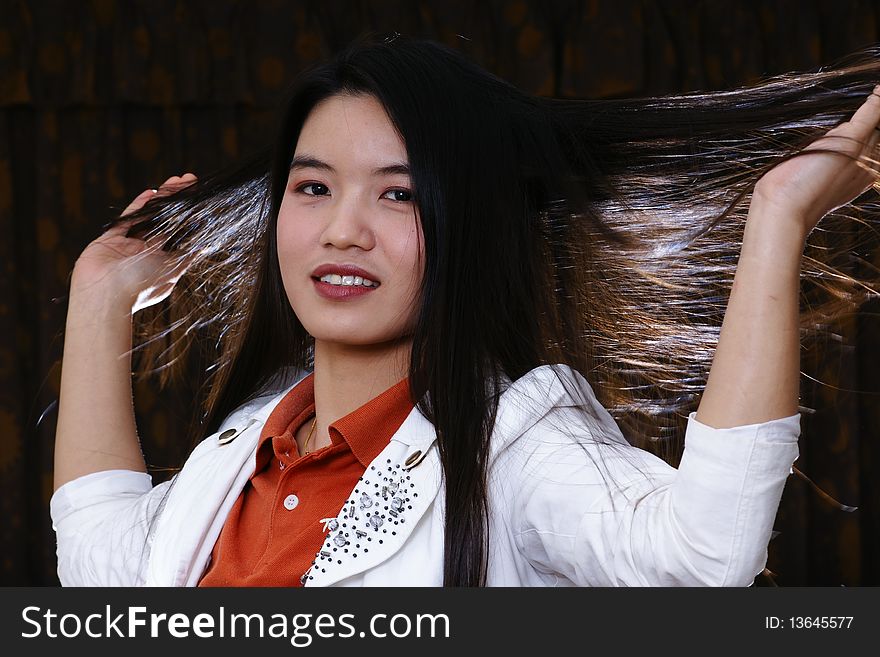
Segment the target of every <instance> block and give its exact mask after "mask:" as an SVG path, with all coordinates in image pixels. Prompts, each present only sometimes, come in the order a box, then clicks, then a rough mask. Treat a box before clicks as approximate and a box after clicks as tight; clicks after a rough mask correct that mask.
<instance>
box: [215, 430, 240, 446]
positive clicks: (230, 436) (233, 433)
mask: <svg viewBox="0 0 880 657" xmlns="http://www.w3.org/2000/svg"><path fill="white" fill-rule="evenodd" d="M237 437H238V429H227V430H226V431H224V432H223V433H221V434H220V435H219V436H217V442H218V443H219V444H221V445H225V444H226V443H231V442H232V441H233V440H235V439H236V438H237Z"/></svg>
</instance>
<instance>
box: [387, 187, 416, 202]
mask: <svg viewBox="0 0 880 657" xmlns="http://www.w3.org/2000/svg"><path fill="white" fill-rule="evenodd" d="M389 194H390V195H391V197H390V198H391V200H392V201H397V202H399V203H407V202H409V201H412V192H410V191H409V190H408V189H389V190H388V191H387V192H385V193H384V194H383V196H388V195H389Z"/></svg>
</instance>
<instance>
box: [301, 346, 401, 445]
mask: <svg viewBox="0 0 880 657" xmlns="http://www.w3.org/2000/svg"><path fill="white" fill-rule="evenodd" d="M411 348H412V339H411V337H406V338H402V339H400V340H397V341H395V342H390V343H385V344H383V345H368V346H360V345H355V346H353V345H346V344H340V343H338V342H324V341H321V340H315V379H314V383H315V415H316V417H317V420H318V421H317V424H316V426H315V433H314V435H313V436H312V439H311V441H310V443H309V451H315V449H319V448H321V447H323V446H325V445H328V444H329V443H330V433H329V427H330V425H331V424H333V423H334V422H335V421H336V420H338V419H339V418H342V417H345V416H346V415H348V414H349V413H351V412H352V411H354V410H356V409H358V408H360V407H361V406H363V405H364V404H366V403H367V402H368V401H370V400H371V399H374V398H375V397H377V396H379V395H380V394H382V393H383V392H385V391H386V390H387V389H388V388H390V387H391V386H393V385H394V384H395V383H397V382H398V381H400V380H401V379H403V378H405V377H406V376H407V372H408V368H409V358H410V350H411ZM306 425H307V426H306V428H307V429H308V428H310V427H311V422H308V423H306Z"/></svg>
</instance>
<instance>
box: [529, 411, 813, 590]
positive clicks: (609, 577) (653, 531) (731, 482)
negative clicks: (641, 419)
mask: <svg viewBox="0 0 880 657" xmlns="http://www.w3.org/2000/svg"><path fill="white" fill-rule="evenodd" d="M695 416H696V413H691V414H690V416H689V418H688V425H687V431H686V433H685V449H684V452H683V456H682V460H681V462H680V465H679V468H678V469H677V470H676V469H675V468H673V467H671V466H670V465H668V464H667V463H665V462H664V461H662V460H661V459H660V458H658V457H656V456H654V455H653V454H651V453H649V452H647V451H645V450H641V449H638V448H635V447H632V446H630V445H629V444H628V443H626V441H625V440H624V439H623V436H622V435H621V434H620V430H619V428H618V427H617V425H616V423H614V421H613V419H611V417H610V415H609V416H606V417H607V421H605V422H603V423H600V424H599V425H598V427H599V428H597V427H593V428H592V429H591V431H590V433H591V434H592V435H591V436H590V440H589V441H587V442H582V443H581V444H576V443H575V442H574V441H572V440H568V441H566V440H564V439H560V438H559V437H558V434H553V433H552V432H542V433H541V439H540V440H539V441H538V443H539V445H540V446H539V447H538V448H534V449H533V454H532V457H533V458H531V459H530V460H529V461H528V462H526V463H525V464H524V471H525V472H526V477H525V479H524V480H523V485H522V486H521V493H520V495H519V496H518V500H517V502H516V504H515V507H514V509H515V513H516V514H517V517H516V518H515V520H514V522H515V524H514V527H516V530H515V531H516V542H517V546H518V548H519V549H520V551H521V553H522V554H523V555H524V556H525V558H526V559H527V560H528V561H529V562H530V563H531V565H532V566H533V567H534V568H536V569H538V570H540V571H543V572H550V573H554V574H557V575H561V576H564V577H566V578H568V579H569V580H571V581H572V582H573V583H575V584H577V585H581V586H587V585H589V586H748V585H751V584H752V583H753V581H754V578H755V577H756V576H757V575H758V574H759V573H760V572H761V571H762V570H763V568H764V565H765V564H766V561H767V544H768V543H769V541H770V534H771V530H772V527H773V521H774V519H775V517H776V512H777V509H778V506H779V502H780V499H781V497H782V491H783V487H784V485H785V480H786V478H787V477H788V475H789V474H790V472H791V465H792V463H793V462H794V461H795V459H797V457H798V446H797V439H798V436H799V433H800V415H799V414H798V415H793V416H791V417H787V418H780V419H776V420H771V421H768V422H764V423H760V424H751V425H747V426H740V427H734V428H729V429H714V428H712V427H709V426H707V425H704V424H702V423H700V422H698V421H697V420H696V419H695ZM609 423H610V424H609ZM602 426H604V430H603V429H601V427H602ZM600 434H604V435H600ZM553 435H557V438H555V439H554V438H552V437H550V438H549V439H548V437H549V436H553Z"/></svg>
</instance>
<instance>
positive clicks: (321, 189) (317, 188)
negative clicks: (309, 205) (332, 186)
mask: <svg viewBox="0 0 880 657" xmlns="http://www.w3.org/2000/svg"><path fill="white" fill-rule="evenodd" d="M310 188H311V190H312V191H311V192H308V191H306V190H307V189H310ZM296 191H298V192H302V193H303V194H307V195H308V196H326V195H327V193H328V192H329V191H330V190H329V189H328V188H327V185H322V184H321V183H306V184H305V185H300V186H299V187H297V188H296Z"/></svg>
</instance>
